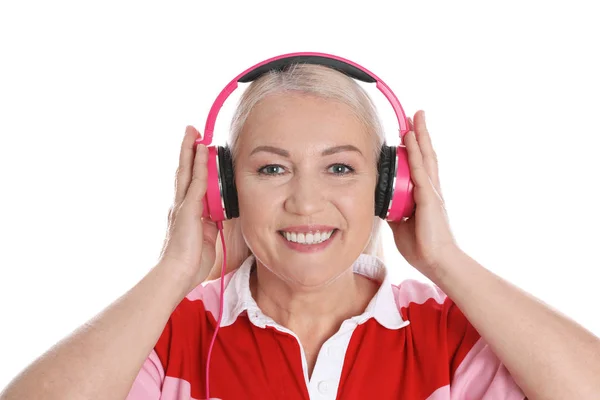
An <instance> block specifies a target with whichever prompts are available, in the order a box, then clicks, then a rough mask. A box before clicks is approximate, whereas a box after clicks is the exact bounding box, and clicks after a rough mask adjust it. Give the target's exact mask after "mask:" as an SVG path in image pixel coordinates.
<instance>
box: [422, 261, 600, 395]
mask: <svg viewBox="0 0 600 400" xmlns="http://www.w3.org/2000/svg"><path fill="white" fill-rule="evenodd" d="M431 278H432V280H433V281H434V282H435V283H436V284H437V285H438V286H439V287H440V288H441V289H442V290H443V291H444V292H445V293H446V294H447V295H448V296H449V297H450V298H451V299H452V300H453V301H454V302H455V303H456V305H457V306H458V307H459V308H460V309H461V311H462V312H463V313H464V314H465V316H466V317H467V319H468V320H469V322H470V323H471V324H472V325H473V326H474V327H475V329H477V331H478V332H479V333H480V334H481V336H482V337H483V338H484V340H486V342H487V343H488V344H489V345H490V346H491V348H492V349H493V351H494V352H495V353H496V355H497V356H498V358H499V359H500V360H501V361H502V362H503V364H504V365H505V366H506V367H507V369H508V370H509V371H510V373H511V375H512V376H513V378H514V379H515V381H516V382H517V384H518V385H519V386H520V387H521V388H522V389H523V391H524V392H525V393H526V394H527V396H528V398H529V399H542V398H543V399H592V398H594V399H595V398H597V396H598V393H600V379H599V378H598V377H600V339H598V338H597V337H596V336H594V335H593V334H592V333H590V332H589V331H587V330H585V329H584V328H583V327H581V326H580V325H578V324H577V323H575V322H574V321H572V320H570V319H568V318H566V317H565V316H563V315H561V314H560V313H558V312H557V311H555V310H553V309H551V308H550V307H549V306H547V305H546V304H544V303H542V302H541V301H540V300H538V299H536V298H535V297H533V296H531V295H530V294H528V293H526V292H524V291H522V290H521V289H519V288H517V287H516V286H514V285H512V284H510V283H509V282H507V281H505V280H504V279H502V278H500V277H499V276H497V275H495V274H493V273H492V272H490V271H488V270H487V269H485V268H484V267H482V266H481V265H480V264H478V263H477V262H476V261H475V260H473V259H472V258H471V257H469V256H468V255H467V254H465V253H464V252H462V251H460V250H459V249H453V250H452V251H449V252H448V253H447V255H446V257H444V261H443V264H441V265H439V266H438V268H436V273H435V276H433V277H431Z"/></svg>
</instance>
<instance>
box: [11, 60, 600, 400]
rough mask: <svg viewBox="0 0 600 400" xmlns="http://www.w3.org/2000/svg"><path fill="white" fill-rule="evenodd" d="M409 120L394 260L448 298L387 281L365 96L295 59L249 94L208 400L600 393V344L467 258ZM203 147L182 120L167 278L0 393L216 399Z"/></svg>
mask: <svg viewBox="0 0 600 400" xmlns="http://www.w3.org/2000/svg"><path fill="white" fill-rule="evenodd" d="M410 124H411V125H410V128H411V132H410V133H409V134H408V135H406V137H405V145H406V147H407V150H408V154H409V163H410V169H411V176H412V179H413V182H414V185H415V191H414V198H415V202H416V204H417V208H416V212H415V214H414V216H413V217H411V218H409V219H408V220H404V221H401V222H390V223H389V224H390V226H391V228H392V230H393V233H394V238H395V243H396V246H397V248H398V251H399V252H400V253H401V254H402V255H403V256H404V257H405V258H406V260H407V261H408V262H409V263H410V264H411V265H412V266H413V267H415V268H416V269H417V270H419V271H420V272H421V273H423V274H424V275H425V276H427V277H428V278H429V279H431V281H433V282H434V283H435V284H436V286H433V285H426V284H424V283H419V282H416V281H405V282H403V283H401V284H400V285H398V286H396V285H392V284H391V283H390V282H389V280H388V279H389V278H388V275H387V272H386V268H393V266H387V267H386V266H384V264H383V262H382V259H381V257H380V254H379V252H378V251H379V249H380V242H379V223H380V219H379V218H378V217H374V216H373V209H374V199H373V193H374V188H375V184H376V179H377V157H378V149H379V148H380V147H381V144H382V143H383V133H382V128H381V126H380V124H379V122H378V119H377V116H376V112H375V110H374V108H373V105H372V103H371V102H370V100H369V98H368V96H367V94H366V93H365V92H364V91H363V90H362V89H361V87H360V86H359V85H357V84H356V83H355V82H354V81H353V80H352V79H350V78H348V77H347V76H345V75H343V74H341V73H339V72H337V71H334V70H332V69H329V68H326V67H323V66H316V65H300V66H297V67H296V68H291V69H288V70H286V71H284V72H275V71H273V72H270V73H268V74H266V75H264V76H263V77H261V78H260V79H258V80H257V81H255V82H254V83H252V84H251V85H250V87H249V88H248V89H247V91H246V92H245V93H244V95H243V97H242V99H241V101H240V104H239V106H238V109H237V112H236V114H235V117H234V121H233V124H232V130H231V138H230V141H229V142H230V145H231V148H232V154H233V160H234V165H235V182H236V185H237V191H238V198H239V208H240V217H239V218H238V219H234V220H229V221H227V222H226V223H225V231H226V236H227V239H226V243H227V265H226V266H225V268H226V272H227V273H228V275H227V276H226V278H225V282H224V284H225V288H226V289H225V293H224V308H223V315H222V320H221V324H220V330H219V331H218V336H217V340H216V342H215V344H214V348H213V351H212V355H211V363H210V396H211V397H213V398H221V399H225V400H230V399H255V398H261V399H309V398H310V399H336V398H337V399H361V398H369V399H374V398H376V399H388V398H389V399H391V398H394V399H396V398H403V399H450V398H452V399H479V398H485V399H500V398H502V399H523V398H526V397H527V398H530V399H541V398H543V399H588V398H597V396H598V393H600V379H598V376H600V341H599V339H598V338H597V337H595V336H594V335H592V334H591V333H590V332H588V331H586V330H585V329H583V328H582V327H580V326H579V325H577V324H576V323H574V322H573V321H571V320H569V319H567V318H566V317H564V316H562V315H560V314H559V313H557V312H556V311H553V310H551V309H550V308H549V307H548V306H546V305H544V304H543V303H541V302H540V301H538V300H536V299H535V298H533V297H532V296H530V295H528V294H527V293H524V292H523V291H521V290H519V289H518V288H516V287H514V286H513V285H511V284H509V283H507V282H506V281H504V280H503V279H501V278H499V277H498V276H496V275H494V274H492V273H491V272H490V271H488V270H486V269H485V268H484V267H482V266H481V265H479V264H478V263H477V262H476V261H475V260H473V259H472V258H470V257H469V256H468V255H467V254H465V253H464V252H463V251H462V250H461V249H460V247H459V246H458V244H457V243H456V241H455V239H454V238H453V235H452V233H451V230H450V228H449V225H448V219H447V216H446V212H445V208H444V201H443V196H442V194H441V190H440V182H439V179H438V167H437V162H436V155H435V152H434V150H433V148H432V144H431V140H430V136H429V133H428V131H427V127H426V123H425V115H424V113H423V112H422V111H420V112H417V113H416V114H415V116H414V125H413V122H412V120H411V121H410ZM198 137H199V133H198V132H197V131H196V130H195V129H194V128H192V127H187V129H186V134H185V137H184V139H183V144H182V147H181V154H180V165H179V168H178V172H177V177H176V185H175V186H176V188H175V201H174V205H173V207H172V208H171V210H170V212H169V229H168V234H167V238H166V240H165V244H164V247H163V251H162V253H161V257H160V260H159V262H158V263H157V265H156V266H155V267H154V268H152V269H151V271H150V272H149V273H148V275H147V276H145V277H144V278H143V279H142V280H141V281H140V282H139V283H138V284H137V285H135V286H134V287H133V288H132V289H131V290H130V291H128V292H127V293H126V294H124V295H123V296H122V297H121V298H119V299H118V300H117V301H116V302H115V303H113V304H112V305H110V306H109V307H108V308H107V309H106V310H105V311H103V312H102V313H101V314H99V315H98V316H97V317H95V318H94V319H92V320H91V321H90V322H89V323H87V324H86V325H84V326H83V327H81V328H80V329H78V330H77V331H76V332H74V333H73V334H72V335H71V336H69V337H68V338H66V339H65V340H63V341H62V342H61V343H59V344H57V345H56V346H55V347H53V348H52V349H51V350H49V351H48V352H47V353H46V354H45V355H44V356H42V357H41V358H40V359H38V360H36V361H35V362H34V363H33V364H32V365H31V366H29V367H28V368H27V369H26V370H25V371H23V372H22V373H21V374H20V375H19V376H18V377H17V378H15V380H14V381H13V382H12V383H11V384H10V385H9V386H8V387H7V389H6V390H5V391H4V393H3V394H2V395H1V396H0V398H1V399H2V400H7V399H11V400H12V399H25V398H27V399H30V398H31V399H33V398H44V399H71V398H73V399H74V398H77V399H82V398H86V399H94V398H126V397H128V398H129V399H159V398H161V399H190V398H193V399H202V398H206V395H205V392H206V389H207V388H206V387H205V384H204V376H205V373H206V359H207V357H208V350H209V347H210V342H211V338H212V334H213V332H214V330H215V326H216V323H215V320H216V319H217V315H218V313H219V294H220V279H218V278H219V276H220V275H221V260H222V257H221V256H219V257H217V254H216V249H217V248H220V246H217V229H216V226H215V225H214V223H211V222H210V221H207V220H202V219H201V216H202V202H201V199H202V197H203V195H204V193H205V191H206V184H207V183H206V176H207V169H206V162H207V151H206V148H205V147H204V146H203V145H199V146H198V147H197V149H195V146H194V142H195V140H196V139H197V138H198ZM298 242H300V243H298ZM302 242H304V243H302ZM317 242H322V243H317ZM199 244H201V246H200V245H199ZM215 260H216V262H215Z"/></svg>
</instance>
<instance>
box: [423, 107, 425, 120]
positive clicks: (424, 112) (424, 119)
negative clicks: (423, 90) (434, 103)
mask: <svg viewBox="0 0 600 400" xmlns="http://www.w3.org/2000/svg"><path fill="white" fill-rule="evenodd" d="M423 122H425V111H424V110H423Z"/></svg>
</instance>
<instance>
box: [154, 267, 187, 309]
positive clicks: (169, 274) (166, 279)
mask: <svg viewBox="0 0 600 400" xmlns="http://www.w3.org/2000/svg"><path fill="white" fill-rule="evenodd" d="M151 274H152V275H153V276H154V277H155V278H156V279H157V281H158V282H159V283H160V285H161V286H162V287H163V288H164V289H165V291H166V293H168V294H170V295H171V296H172V300H173V301H174V303H175V306H176V305H177V304H179V303H180V302H181V300H183V298H184V297H185V296H186V295H187V294H188V293H189V292H190V291H191V290H192V289H193V287H191V286H192V281H193V276H191V275H190V273H189V272H187V271H185V270H183V269H182V268H180V267H178V265H177V263H175V262H171V261H168V260H161V261H160V262H159V263H158V264H156V265H155V266H154V268H152V272H151Z"/></svg>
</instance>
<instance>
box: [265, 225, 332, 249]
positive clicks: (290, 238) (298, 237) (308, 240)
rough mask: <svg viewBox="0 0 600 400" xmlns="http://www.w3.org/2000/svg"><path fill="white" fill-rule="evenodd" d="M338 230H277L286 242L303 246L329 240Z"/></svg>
mask: <svg viewBox="0 0 600 400" xmlns="http://www.w3.org/2000/svg"><path fill="white" fill-rule="evenodd" d="M338 231H339V229H337V228H334V229H332V230H328V231H314V232H287V231H277V232H278V233H279V234H280V235H281V236H282V237H283V238H284V239H285V240H286V241H287V242H289V243H294V244H298V245H303V246H313V245H318V244H322V243H325V242H329V241H330V240H331V239H332V238H333V237H334V236H335V235H336V233H337V232H338Z"/></svg>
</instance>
